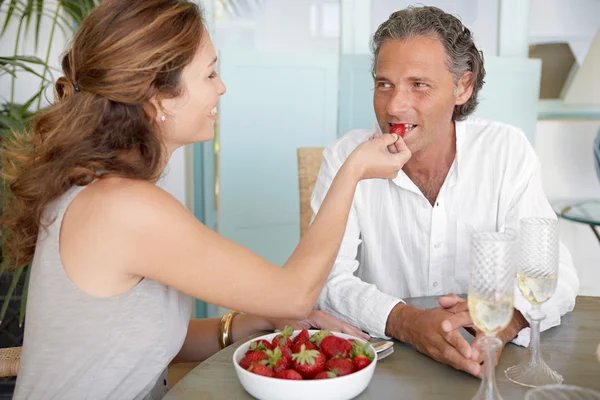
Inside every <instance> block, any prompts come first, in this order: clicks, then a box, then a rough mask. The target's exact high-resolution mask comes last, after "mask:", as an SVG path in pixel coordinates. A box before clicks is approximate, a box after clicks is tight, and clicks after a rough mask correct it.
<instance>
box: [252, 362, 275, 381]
mask: <svg viewBox="0 0 600 400" xmlns="http://www.w3.org/2000/svg"><path fill="white" fill-rule="evenodd" d="M248 371H250V372H252V373H253V374H256V375H262V376H268V377H271V378H274V377H275V372H273V371H272V370H271V368H269V367H267V366H265V365H262V364H257V363H252V365H250V367H249V368H248Z"/></svg>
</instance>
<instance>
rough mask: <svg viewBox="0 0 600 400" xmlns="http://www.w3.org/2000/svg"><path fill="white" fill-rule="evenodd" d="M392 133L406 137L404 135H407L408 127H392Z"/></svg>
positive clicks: (401, 125) (402, 125)
mask: <svg viewBox="0 0 600 400" xmlns="http://www.w3.org/2000/svg"><path fill="white" fill-rule="evenodd" d="M390 133H395V134H396V135H398V136H400V137H404V134H405V133H406V125H404V124H395V125H392V128H391V129H390Z"/></svg>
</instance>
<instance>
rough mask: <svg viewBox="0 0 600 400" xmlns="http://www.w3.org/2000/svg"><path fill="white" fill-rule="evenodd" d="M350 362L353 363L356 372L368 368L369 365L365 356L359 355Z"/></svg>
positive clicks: (369, 362)
mask: <svg viewBox="0 0 600 400" xmlns="http://www.w3.org/2000/svg"><path fill="white" fill-rule="evenodd" d="M352 362H353V363H354V368H355V369H356V370H357V371H360V370H361V369H363V368H366V367H368V366H369V364H371V359H370V358H369V357H367V356H364V355H360V356H354V358H353V359H352Z"/></svg>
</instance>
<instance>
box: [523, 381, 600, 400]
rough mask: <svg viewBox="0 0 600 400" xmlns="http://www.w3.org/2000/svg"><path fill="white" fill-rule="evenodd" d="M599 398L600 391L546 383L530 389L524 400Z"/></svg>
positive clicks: (595, 399) (588, 399)
mask: <svg viewBox="0 0 600 400" xmlns="http://www.w3.org/2000/svg"><path fill="white" fill-rule="evenodd" d="M565 399H568V400H600V392H598V391H596V390H592V389H587V388H583V387H580V386H571V385H547V386H541V387H538V388H535V389H531V390H530V391H529V392H527V394H525V400H565Z"/></svg>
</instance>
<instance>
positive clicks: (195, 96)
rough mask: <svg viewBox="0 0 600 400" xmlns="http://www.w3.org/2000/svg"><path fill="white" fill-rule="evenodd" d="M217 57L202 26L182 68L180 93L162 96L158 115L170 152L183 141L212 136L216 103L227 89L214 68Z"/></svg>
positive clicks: (199, 140)
mask: <svg viewBox="0 0 600 400" xmlns="http://www.w3.org/2000/svg"><path fill="white" fill-rule="evenodd" d="M216 61H217V56H216V53H215V49H214V47H213V44H212V41H211V40H210V37H209V35H208V32H207V31H206V30H204V32H203V40H202V43H201V44H200V47H199V48H198V50H197V51H196V55H195V56H194V59H193V60H192V62H191V63H190V64H188V65H187V66H186V67H185V68H184V69H183V71H182V74H181V81H180V84H181V89H182V94H181V96H179V97H176V98H173V99H165V100H162V101H161V107H162V110H163V111H161V112H159V113H158V115H157V122H158V124H159V126H161V128H162V132H163V134H164V140H165V144H166V146H167V149H168V150H169V151H170V152H172V151H173V150H175V149H176V148H178V147H180V146H183V145H186V144H190V143H195V142H206V141H209V140H211V139H212V138H213V136H214V123H215V121H216V120H217V103H218V101H219V96H221V95H222V94H224V93H225V90H226V88H225V84H224V83H223V81H222V80H221V78H220V77H219V75H218V74H217V73H216V71H215V64H216ZM159 110H160V108H159ZM163 115H164V120H163Z"/></svg>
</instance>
